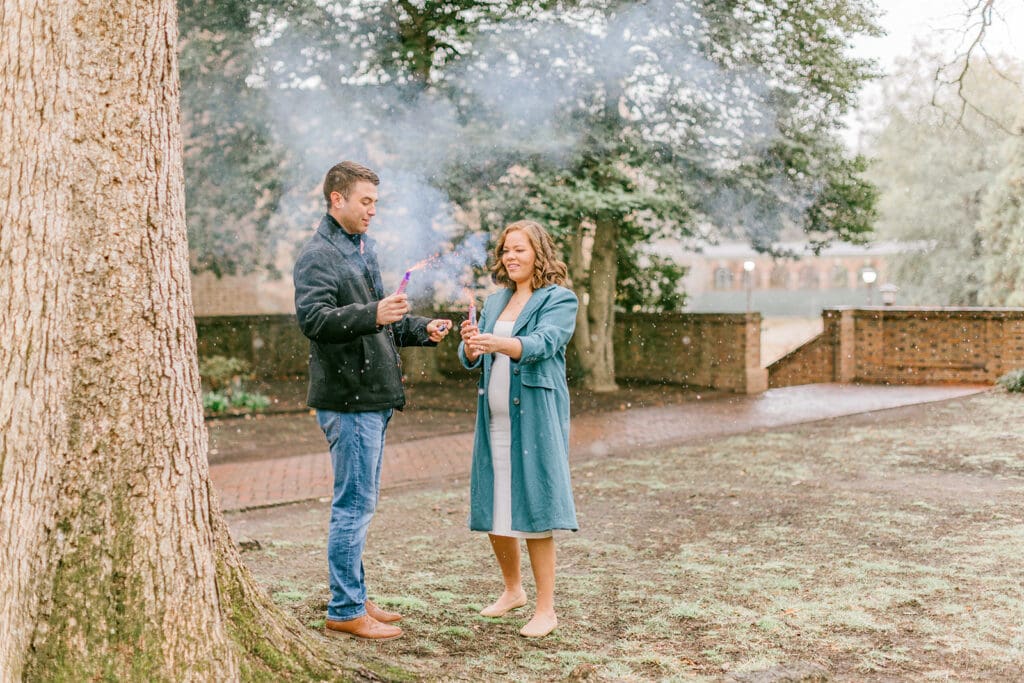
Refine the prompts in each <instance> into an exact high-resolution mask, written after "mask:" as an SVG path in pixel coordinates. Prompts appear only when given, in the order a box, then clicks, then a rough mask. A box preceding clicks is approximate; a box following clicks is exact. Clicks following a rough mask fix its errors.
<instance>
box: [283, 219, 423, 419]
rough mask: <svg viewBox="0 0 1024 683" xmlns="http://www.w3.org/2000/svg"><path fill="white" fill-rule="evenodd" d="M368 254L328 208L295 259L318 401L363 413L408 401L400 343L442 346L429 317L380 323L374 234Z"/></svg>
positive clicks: (298, 307) (312, 401)
mask: <svg viewBox="0 0 1024 683" xmlns="http://www.w3.org/2000/svg"><path fill="white" fill-rule="evenodd" d="M362 239H363V241H364V243H363V247H364V248H363V253H362V254H360V253H359V251H360V250H359V246H358V242H357V241H354V240H353V238H350V236H348V235H347V234H346V233H345V231H344V230H342V228H341V226H340V225H339V224H338V222H337V221H335V220H334V218H333V217H331V216H330V215H325V216H324V218H323V220H321V221H320V225H319V227H318V228H317V230H316V233H314V234H313V237H312V238H310V240H309V242H307V243H306V246H305V247H303V249H302V253H301V254H300V255H299V258H298V260H297V261H296V262H295V270H294V272H293V275H294V279H295V313H296V314H297V316H298V319H299V327H300V329H301V330H302V333H303V334H304V335H306V337H308V338H309V341H310V344H309V396H308V401H307V402H308V403H309V405H310V407H313V408H323V409H325V410H336V411H339V412H346V413H355V412H363V411H368V410H386V409H388V408H397V409H399V410H400V409H401V408H402V407H403V406H404V405H405V390H404V389H403V387H402V360H401V357H400V356H399V355H398V349H397V347H398V346H436V344H435V343H434V342H431V341H430V339H429V337H428V335H427V329H426V328H427V324H428V323H429V322H430V319H429V318H422V317H419V316H411V315H407V316H405V317H404V318H402V320H400V321H398V322H397V323H394V324H392V325H382V326H378V325H377V302H378V301H380V300H381V299H382V298H384V292H383V288H382V286H381V279H380V267H379V266H378V264H377V256H376V254H375V253H374V249H373V241H372V240H370V239H367V237H366V236H365V235H363V237H362Z"/></svg>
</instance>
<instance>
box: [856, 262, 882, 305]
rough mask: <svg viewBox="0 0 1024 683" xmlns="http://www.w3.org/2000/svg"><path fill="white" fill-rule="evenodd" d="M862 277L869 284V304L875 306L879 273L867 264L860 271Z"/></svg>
mask: <svg viewBox="0 0 1024 683" xmlns="http://www.w3.org/2000/svg"><path fill="white" fill-rule="evenodd" d="M860 277H861V279H862V280H864V284H866V285H867V286H868V306H873V305H874V303H875V280H877V279H878V273H877V272H875V269H874V268H872V267H871V266H865V267H864V268H863V270H861V271H860Z"/></svg>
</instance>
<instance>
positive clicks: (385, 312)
mask: <svg viewBox="0 0 1024 683" xmlns="http://www.w3.org/2000/svg"><path fill="white" fill-rule="evenodd" d="M408 312H409V297H408V295H406V294H404V293H403V294H392V295H391V296H386V297H384V298H383V299H381V300H380V301H378V302H377V324H378V325H390V324H391V323H397V322H398V321H399V320H401V319H402V317H403V316H405V314H406V313H408Z"/></svg>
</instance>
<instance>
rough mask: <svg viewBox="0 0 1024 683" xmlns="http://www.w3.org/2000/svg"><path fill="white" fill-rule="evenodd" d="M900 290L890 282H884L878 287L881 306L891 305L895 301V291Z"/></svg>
mask: <svg viewBox="0 0 1024 683" xmlns="http://www.w3.org/2000/svg"><path fill="white" fill-rule="evenodd" d="M898 291H900V288H899V287H897V286H896V285H894V284H893V283H891V282H886V283H885V284H884V285H882V286H881V287H879V288H878V293H879V294H880V295H881V296H882V305H883V306H892V305H893V304H895V303H896V292H898Z"/></svg>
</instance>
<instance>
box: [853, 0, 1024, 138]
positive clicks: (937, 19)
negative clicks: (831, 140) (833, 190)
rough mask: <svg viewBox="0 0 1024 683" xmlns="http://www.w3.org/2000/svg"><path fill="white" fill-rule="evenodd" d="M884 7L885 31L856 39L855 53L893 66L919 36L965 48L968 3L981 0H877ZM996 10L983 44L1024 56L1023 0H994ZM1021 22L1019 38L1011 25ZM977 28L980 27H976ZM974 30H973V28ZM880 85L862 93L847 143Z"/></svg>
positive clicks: (950, 50)
mask: <svg viewBox="0 0 1024 683" xmlns="http://www.w3.org/2000/svg"><path fill="white" fill-rule="evenodd" d="M876 1H877V4H878V7H879V9H880V10H881V12H882V15H881V24H882V27H883V28H884V29H885V31H886V35H885V36H883V37H881V38H863V39H861V40H859V41H857V43H856V45H855V47H854V53H855V54H856V55H858V56H863V57H874V58H876V59H878V60H879V66H880V67H881V68H882V69H883V70H886V71H887V70H889V69H890V68H891V67H892V65H893V64H894V63H895V61H896V59H897V58H899V57H903V56H906V55H909V54H911V52H912V51H913V49H914V45H915V43H916V42H917V41H924V42H926V43H928V44H930V45H934V46H942V48H943V50H944V52H946V53H947V54H948V55H949V56H950V57H952V56H954V55H955V54H957V53H958V52H960V51H962V50H963V49H964V48H965V47H966V44H965V42H964V36H965V35H966V33H967V31H968V30H969V23H968V22H967V19H966V15H967V8H968V7H970V6H972V5H974V4H976V2H978V1H979V0H876ZM996 10H997V16H996V18H995V20H994V23H993V25H992V26H991V27H989V29H988V31H987V33H986V37H985V46H986V49H987V50H988V51H989V52H991V53H1000V52H1001V53H1005V54H1010V55H1015V56H1017V57H1018V58H1019V59H1021V60H1024V38H1022V37H1021V36H1022V35H1024V0H996ZM1011 26H1013V27H1017V34H1018V39H1017V40H1016V41H1014V40H1012V38H1011V29H1010V27H1011ZM975 33H976V32H975ZM972 35H974V34H972ZM877 92H878V88H877V86H868V87H867V88H865V89H864V91H863V92H862V93H861V109H860V110H859V111H857V112H855V113H854V114H853V115H852V116H851V117H849V118H848V121H849V126H850V132H849V135H848V136H847V141H848V143H849V144H851V145H853V146H855V145H856V140H857V133H858V131H859V128H860V126H861V125H862V124H861V123H860V122H859V119H864V118H867V119H869V120H870V119H871V118H872V117H873V115H872V113H871V107H872V102H873V100H874V99H875V98H876V97H877Z"/></svg>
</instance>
